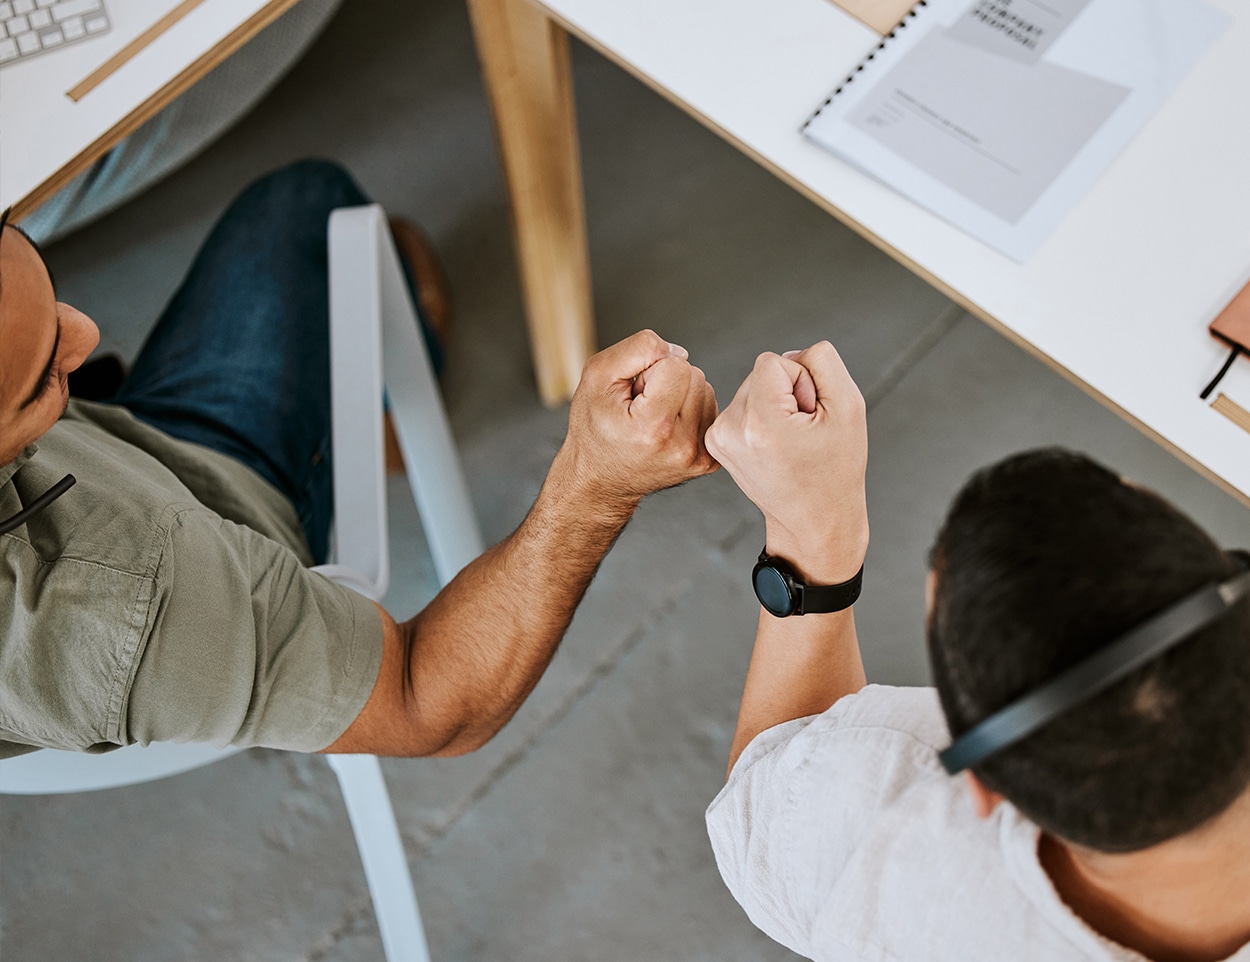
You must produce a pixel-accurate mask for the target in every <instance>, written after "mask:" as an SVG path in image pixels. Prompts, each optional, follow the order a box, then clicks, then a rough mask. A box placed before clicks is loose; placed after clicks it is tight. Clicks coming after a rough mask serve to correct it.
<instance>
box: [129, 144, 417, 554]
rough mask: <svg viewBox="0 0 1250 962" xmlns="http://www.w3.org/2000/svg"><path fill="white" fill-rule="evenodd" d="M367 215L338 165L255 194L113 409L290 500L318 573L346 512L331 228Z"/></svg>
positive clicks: (265, 185)
mask: <svg viewBox="0 0 1250 962" xmlns="http://www.w3.org/2000/svg"><path fill="white" fill-rule="evenodd" d="M367 203H369V199H368V198H367V197H365V195H364V193H362V192H361V190H360V188H359V187H358V186H357V185H356V182H355V181H354V180H352V178H351V175H349V174H348V173H347V172H346V171H345V170H343V169H342V168H341V167H339V166H337V165H335V164H332V163H330V162H328V161H320V160H304V161H299V162H297V163H294V164H292V165H290V166H289V167H284V168H283V169H281V170H278V171H275V172H274V173H271V174H268V175H266V176H265V177H262V178H261V179H260V180H258V181H256V182H255V183H253V184H252V185H251V186H250V187H248V188H247V189H246V190H244V191H243V193H242V194H240V195H239V197H238V198H237V199H236V200H235V201H234V202H233V203H232V204H231V205H230V207H229V209H227V211H226V212H225V214H224V215H222V217H221V219H220V220H219V221H218V222H217V224H216V226H214V228H213V230H212V233H211V234H209V236H208V239H207V240H206V241H205V242H204V246H203V247H201V248H200V251H199V253H198V254H197V255H196V258H195V261H194V263H193V264H192V265H191V270H190V271H189V273H188V274H187V277H186V279H185V280H184V281H183V282H182V286H181V287H179V289H178V291H177V292H176V293H175V294H174V297H173V299H172V300H171V301H170V303H169V305H168V306H167V307H166V308H165V311H164V313H163V314H162V315H161V317H160V319H159V320H158V321H157V323H156V327H155V328H154V329H153V331H152V333H151V334H150V335H149V336H148V339H147V341H146V342H145V343H144V345H143V348H142V350H141V351H140V352H139V356H138V358H137V359H136V360H135V363H134V367H133V368H131V370H130V373H129V375H128V377H127V378H126V380H125V382H124V383H123V384H122V387H121V389H120V391H119V392H118V394H117V396H116V397H115V398H114V399H113V402H114V403H116V404H120V405H122V406H124V407H126V408H128V409H130V410H131V411H132V412H133V413H134V415H135V416H136V417H138V418H139V419H140V420H142V421H145V422H146V423H148V424H150V425H152V426H153V427H156V428H159V429H160V430H162V431H164V432H166V433H167V434H170V435H172V436H174V437H176V438H181V439H183V440H186V441H194V442H196V443H197V444H203V445H205V446H206V447H209V448H212V449H214V450H216V451H221V452H222V453H224V454H228V455H230V456H231V457H233V458H236V459H238V460H239V461H241V462H243V463H244V464H246V465H247V466H248V467H250V468H252V469H254V470H255V471H257V472H258V473H259V474H260V475H261V476H262V477H263V478H265V479H266V480H267V481H269V482H270V483H271V484H273V485H274V486H275V487H277V488H278V490H280V491H281V492H283V493H284V494H285V495H286V496H287V497H288V498H289V499H290V501H291V503H292V504H293V505H294V506H295V511H296V514H297V515H298V516H299V520H300V524H302V525H303V528H304V534H305V536H306V537H307V539H308V546H309V548H310V549H311V551H312V556H313V558H314V559H315V561H316V562H317V563H320V562H322V561H324V560H325V557H326V552H327V548H328V540H329V532H330V521H331V518H332V517H333V513H334V492H333V472H332V469H331V457H332V452H331V449H330V338H329V276H328V262H327V244H326V224H327V221H328V219H329V216H330V212H331V211H332V210H334V209H335V208H336V207H351V206H356V205H359V204H367ZM405 270H407V265H405ZM408 282H409V287H410V289H411V288H413V287H414V285H413V279H412V278H411V277H409V278H408ZM415 300H416V299H415V297H414V302H415ZM422 326H423V327H425V329H426V342H427V344H428V345H429V346H430V348H431V352H432V353H431V358H432V360H434V361H435V363H436V365H437V363H438V361H439V357H438V354H437V344H436V343H435V342H434V341H433V339H432V337H431V336H430V333H429V328H428V326H427V325H426V324H425V322H424V318H422Z"/></svg>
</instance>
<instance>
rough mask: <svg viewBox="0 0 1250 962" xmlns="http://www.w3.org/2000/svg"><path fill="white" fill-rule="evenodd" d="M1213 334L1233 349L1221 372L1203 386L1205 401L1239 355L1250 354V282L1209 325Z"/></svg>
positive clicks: (1202, 395) (1202, 396) (1201, 395)
mask: <svg viewBox="0 0 1250 962" xmlns="http://www.w3.org/2000/svg"><path fill="white" fill-rule="evenodd" d="M1207 330H1208V331H1210V332H1211V336H1212V337H1213V338H1215V339H1216V340H1217V341H1219V342H1220V343H1222V344H1227V345H1228V347H1229V348H1230V349H1231V350H1230V352H1229V355H1228V360H1227V361H1225V362H1224V366H1223V367H1221V368H1220V373H1219V374H1217V375H1215V377H1214V378H1212V379H1211V383H1210V384H1208V385H1207V386H1206V387H1205V388H1203V391H1202V394H1200V395H1199V397H1201V398H1202V399H1203V400H1204V401H1205V400H1206V398H1207V395H1209V394H1210V393H1211V392H1212V391H1214V390H1215V386H1216V385H1217V384H1219V383H1220V380H1221V379H1222V378H1223V377H1224V375H1225V374H1227V373H1228V369H1229V368H1230V367H1232V366H1233V361H1235V360H1237V358H1238V356H1239V355H1242V354H1246V355H1250V284H1247V285H1246V286H1245V287H1243V288H1242V289H1241V290H1240V291H1238V293H1237V295H1236V296H1235V297H1234V298H1233V299H1232V300H1231V301H1229V302H1228V306H1227V307H1225V308H1224V310H1222V311H1220V313H1219V315H1218V316H1217V317H1216V319H1215V320H1213V321H1212V322H1211V323H1210V324H1209V325H1208V326H1207Z"/></svg>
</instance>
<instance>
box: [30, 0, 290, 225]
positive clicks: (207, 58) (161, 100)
mask: <svg viewBox="0 0 1250 962" xmlns="http://www.w3.org/2000/svg"><path fill="white" fill-rule="evenodd" d="M297 2H298V0H270V2H269V3H267V4H266V5H265V6H264V7H262V8H261V9H260V10H258V11H256V13H254V14H252V15H251V16H250V17H248V18H247V20H245V21H243V23H241V24H239V26H237V27H235V28H234V30H232V31H231V32H230V33H228V34H227V35H226V36H225V37H223V38H222V40H221V42H219V43H218V44H216V45H215V46H214V47H213V48H212V49H211V50H209V51H207V52H206V53H204V54H202V55H201V56H200V57H198V58H196V59H195V60H194V61H192V62H191V63H190V64H188V65H187V67H186V69H184V70H183V71H182V72H181V73H179V74H178V75H177V76H176V77H174V78H173V79H172V80H171V81H169V83H167V84H165V86H163V87H162V88H161V89H160V90H158V91H157V92H156V93H154V94H153V95H152V96H151V97H149V98H148V99H147V100H145V101H144V102H143V103H142V104H140V105H139V106H138V107H137V108H136V109H135V110H133V111H131V112H130V114H129V115H127V116H126V117H125V118H123V119H122V120H121V121H120V122H118V123H117V124H115V125H114V126H113V127H112V128H110V129H109V130H108V131H107V132H106V133H104V134H103V135H101V136H100V137H98V138H96V140H95V141H93V142H92V143H91V144H90V145H89V146H88V147H87V148H86V149H85V150H83V151H82V152H81V153H79V154H78V155H77V156H76V157H74V159H73V160H71V161H70V162H69V163H67V164H66V165H65V166H63V167H62V168H61V169H60V170H58V171H57V172H56V173H54V174H53V175H52V176H51V177H49V178H47V180H45V181H43V183H41V184H40V185H39V186H38V187H36V188H35V189H34V190H32V191H31V192H30V193H29V194H27V195H26V196H25V197H23V198H21V199H20V200H17V201H15V202H14V203H13V220H14V222H17V221H19V220H21V218H23V217H25V216H26V215H27V214H29V213H30V212H31V211H33V210H35V208H37V207H38V206H39V205H40V204H42V203H43V202H44V201H46V200H47V199H48V198H49V197H51V196H52V195H53V194H55V193H56V192H57V191H58V190H60V189H61V188H62V187H64V186H65V185H66V184H68V183H69V182H70V181H71V180H73V179H74V178H75V177H77V176H78V175H79V174H80V173H82V172H83V171H84V170H86V169H87V168H88V167H90V166H91V165H92V164H93V163H95V162H96V161H97V160H99V159H100V158H101V157H103V156H104V155H105V154H106V153H108V151H109V150H110V149H112V148H113V147H114V146H116V145H117V144H118V143H119V142H120V141H121V140H123V139H124V138H125V137H127V136H128V135H129V134H131V133H133V132H134V131H135V130H137V129H138V128H139V127H141V126H142V125H143V124H144V123H146V122H147V121H149V120H151V119H152V117H154V116H155V115H156V114H157V113H159V112H160V111H161V109H162V108H164V107H166V106H167V105H168V104H169V103H170V102H172V101H173V100H174V99H175V98H176V97H177V96H178V95H179V94H181V93H183V92H184V91H185V90H187V89H188V88H189V87H191V86H192V85H193V84H194V83H195V82H196V81H198V80H199V79H200V78H201V77H203V76H204V75H205V74H207V73H208V72H209V71H210V70H212V69H213V68H214V67H216V66H217V65H218V64H219V63H221V62H222V61H223V60H225V59H226V58H227V57H229V56H230V55H231V54H232V53H234V52H235V51H236V50H238V49H239V48H240V47H241V46H243V45H244V44H245V43H247V41H248V40H250V39H251V38H252V36H253V35H255V34H257V33H259V32H260V31H261V30H263V29H264V28H265V27H267V26H269V24H271V23H273V21H274V20H276V19H278V17H280V16H281V15H282V14H284V13H286V11H287V10H288V9H289V8H290V7H293V6H294V5H295V4H296V3H297Z"/></svg>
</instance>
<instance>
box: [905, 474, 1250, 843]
mask: <svg viewBox="0 0 1250 962" xmlns="http://www.w3.org/2000/svg"><path fill="white" fill-rule="evenodd" d="M931 566H932V569H933V572H934V575H935V588H934V595H933V604H932V610H931V612H930V616H929V627H928V634H929V658H930V662H931V665H932V668H933V674H934V679H935V682H936V684H937V688H938V693H939V695H940V697H941V700H942V707H943V709H944V711H945V713H946V718H947V721H948V723H949V724H950V728H951V733H952V735H953V736H955V737H958V736H959V735H961V734H963V733H964V732H965V731H967V730H968V729H969V728H971V727H972V726H973V725H975V724H976V723H977V722H979V721H981V720H982V719H983V718H985V717H986V716H988V715H990V714H992V713H993V712H995V711H997V710H998V709H1000V708H1002V707H1003V706H1005V705H1006V704H1008V703H1009V702H1011V701H1014V700H1015V699H1017V698H1019V697H1020V696H1022V695H1024V694H1026V693H1028V692H1029V691H1031V690H1033V689H1034V688H1036V687H1038V686H1039V685H1040V684H1041V683H1043V682H1045V681H1048V680H1049V679H1051V678H1053V677H1055V676H1056V675H1057V674H1059V673H1060V672H1061V671H1063V670H1064V669H1066V668H1068V667H1069V666H1071V665H1073V664H1075V663H1076V662H1078V661H1080V660H1082V659H1083V658H1085V657H1086V656H1087V655H1089V654H1091V653H1092V652H1094V651H1096V650H1098V649H1099V648H1101V647H1103V646H1104V645H1106V644H1108V643H1109V642H1111V641H1113V640H1114V639H1115V638H1116V637H1117V636H1118V635H1120V634H1122V633H1123V632H1125V631H1127V630H1128V629H1130V628H1132V627H1134V626H1136V625H1137V624H1139V623H1140V622H1142V621H1144V620H1145V619H1147V618H1148V617H1149V616H1150V615H1152V614H1153V613H1155V612H1156V611H1158V610H1159V609H1161V608H1163V607H1164V606H1166V605H1168V604H1169V603H1171V602H1173V601H1176V600H1177V599H1179V598H1180V597H1182V596H1183V595H1185V594H1186V593H1188V592H1190V591H1192V590H1194V589H1195V588H1198V587H1200V586H1202V585H1203V584H1205V583H1208V582H1211V581H1215V580H1218V579H1221V578H1224V577H1227V576H1228V575H1230V574H1232V573H1233V572H1234V571H1235V570H1237V563H1236V562H1235V561H1234V560H1233V559H1232V558H1230V557H1229V556H1228V555H1226V554H1225V553H1224V552H1223V551H1221V550H1220V549H1219V547H1217V546H1216V545H1215V543H1214V542H1213V541H1212V540H1211V539H1210V538H1209V537H1207V535H1206V534H1205V533H1204V532H1203V531H1202V530H1201V529H1200V528H1199V527H1198V526H1197V525H1195V524H1194V523H1193V522H1192V521H1191V520H1189V519H1188V518H1187V517H1185V516H1184V515H1183V514H1181V513H1180V512H1179V511H1177V510H1176V509H1175V508H1174V507H1172V506H1171V505H1169V504H1168V503H1166V502H1165V501H1163V500H1162V499H1161V498H1159V497H1158V496H1157V495H1155V494H1153V493H1151V492H1149V491H1146V490H1144V489H1141V488H1137V487H1134V486H1131V485H1127V484H1125V483H1123V482H1122V481H1121V479H1120V478H1119V477H1118V476H1117V475H1115V474H1114V473H1112V472H1110V471H1108V470H1107V469H1105V468H1103V467H1102V466H1100V465H1098V464H1096V463H1094V462H1093V461H1091V460H1089V459H1088V458H1085V457H1083V456H1081V455H1077V454H1073V453H1071V452H1068V451H1062V450H1058V449H1047V450H1040V451H1032V452H1028V453H1025V454H1021V455H1017V456H1014V457H1011V458H1008V459H1007V460H1005V461H1002V462H1000V463H999V464H996V465H993V466H991V467H989V468H986V469H985V470H983V471H981V472H979V473H978V474H976V475H974V476H973V478H972V479H971V480H970V481H969V482H968V483H967V484H966V485H965V486H964V487H963V489H962V490H961V491H960V492H959V494H958V495H956V497H955V500H954V503H953V504H952V505H951V508H950V511H949V513H948V515H947V518H946V521H945V522H944V524H943V526H942V529H941V530H940V531H939V533H938V537H937V541H936V542H935V544H934V546H933V552H932V557H931ZM1247 607H1248V606H1247V605H1245V604H1244V603H1243V604H1242V605H1240V606H1239V607H1238V608H1237V609H1235V610H1234V611H1233V612H1230V614H1229V615H1228V616H1226V617H1225V618H1223V619H1220V620H1219V621H1217V622H1216V623H1215V624H1213V625H1211V626H1209V627H1207V628H1205V629H1203V630H1202V631H1199V632H1197V633H1196V634H1195V635H1194V636H1193V637H1192V638H1190V639H1188V640H1187V641H1184V642H1182V643H1180V644H1179V645H1177V646H1176V647H1174V648H1173V649H1172V650H1170V651H1168V652H1167V653H1165V654H1164V655H1162V656H1160V657H1159V658H1157V659H1155V660H1154V661H1153V662H1151V663H1150V664H1148V665H1146V666H1144V667H1142V668H1140V669H1138V670H1137V671H1136V672H1134V673H1133V674H1132V675H1130V676H1129V677H1128V678H1126V679H1124V680H1123V681H1121V682H1119V683H1117V684H1115V685H1113V686H1112V687H1111V688H1108V689H1107V690H1106V691H1104V692H1102V693H1101V694H1099V695H1097V696H1095V697H1094V698H1093V699H1091V700H1090V701H1088V702H1086V703H1085V704H1083V705H1080V706H1078V707H1077V708H1075V709H1073V710H1072V711H1070V712H1069V713H1067V714H1066V715H1064V716H1062V717H1060V718H1058V719H1056V720H1055V721H1054V722H1051V723H1050V724H1048V725H1046V726H1044V727H1043V728H1041V729H1039V730H1038V731H1037V732H1035V733H1034V734H1033V735H1031V736H1029V737H1028V738H1026V739H1024V740H1022V741H1020V742H1019V743H1017V744H1015V745H1013V746H1011V747H1009V748H1006V749H1004V750H1003V751H1002V752H1000V753H998V754H997V755H994V756H993V757H991V758H989V759H987V760H986V761H985V762H983V763H982V764H980V765H977V766H976V767H975V768H974V770H973V771H974V774H975V775H976V776H977V778H978V779H979V780H980V782H981V783H982V784H983V785H984V786H985V787H986V788H988V789H990V790H991V791H994V792H997V793H999V794H1001V795H1003V796H1004V797H1006V798H1007V799H1009V800H1010V801H1011V802H1012V803H1013V804H1014V805H1015V806H1016V807H1017V808H1019V809H1020V810H1021V811H1022V812H1023V813H1024V814H1025V815H1027V816H1028V817H1029V818H1031V819H1032V820H1033V821H1034V822H1036V823H1037V824H1038V825H1039V826H1041V827H1042V828H1043V829H1045V830H1046V831H1048V832H1050V833H1051V834H1053V835H1055V836H1057V837H1058V838H1061V839H1063V840H1065V841H1068V842H1073V843H1076V844H1078V845H1083V846H1086V847H1088V848H1092V849H1097V850H1099V851H1105V852H1127V851H1135V850H1138V849H1143V848H1146V847H1149V846H1151V845H1155V844H1158V843H1159V842H1162V841H1164V840H1166V839H1169V838H1173V837H1176V836H1178V835H1181V834H1183V833H1185V832H1188V831H1189V830H1191V829H1193V828H1196V827H1197V826H1199V825H1201V824H1202V823H1203V822H1206V821H1207V820H1209V819H1211V818H1212V817H1214V816H1215V815H1218V814H1219V813H1220V812H1222V811H1224V810H1225V809H1226V808H1228V806H1229V805H1231V804H1232V803H1233V801H1235V800H1236V799H1237V798H1238V797H1239V796H1241V794H1242V793H1243V792H1244V791H1245V790H1246V788H1247V785H1248V784H1250V615H1248V613H1247V610H1246V608H1247Z"/></svg>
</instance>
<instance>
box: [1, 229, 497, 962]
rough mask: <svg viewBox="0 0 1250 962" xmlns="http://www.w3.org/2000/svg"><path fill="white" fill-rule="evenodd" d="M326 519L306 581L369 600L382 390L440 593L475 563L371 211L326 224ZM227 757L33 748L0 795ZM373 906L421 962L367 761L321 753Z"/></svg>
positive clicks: (386, 242)
mask: <svg viewBox="0 0 1250 962" xmlns="http://www.w3.org/2000/svg"><path fill="white" fill-rule="evenodd" d="M329 259H330V350H331V397H332V409H333V437H334V499H335V517H334V526H333V535H332V546H333V547H332V556H333V561H332V562H331V563H330V564H326V565H322V566H320V567H319V568H317V569H314V570H317V571H320V572H321V573H322V574H323V575H325V576H326V577H329V578H333V579H334V580H335V581H338V582H339V583H341V584H344V585H347V586H349V587H351V588H353V589H355V590H356V591H359V592H360V593H362V594H364V595H366V596H367V597H369V598H372V599H374V600H375V601H377V600H380V599H381V598H382V596H383V595H384V594H385V593H386V589H387V586H388V584H389V580H390V548H389V541H388V537H387V517H386V476H385V474H386V472H385V460H384V447H383V444H384V442H383V430H382V405H383V401H382V398H383V388H384V387H385V392H386V395H387V397H388V399H389V401H390V408H391V417H392V422H393V423H394V425H395V429H396V434H397V436H398V439H399V445H400V450H401V452H402V453H403V457H404V464H405V467H406V471H407V475H408V481H409V484H410V485H411V487H412V493H413V497H414V499H415V501H416V504H417V510H418V512H419V513H420V516H421V524H422V527H423V528H424V530H425V535H426V540H427V542H428V543H429V546H430V551H431V554H432V556H433V560H434V568H435V571H436V573H437V576H438V581H439V584H440V585H445V584H446V583H447V582H448V581H450V580H451V579H452V578H453V577H455V575H456V573H457V572H458V571H460V569H461V568H463V567H464V566H465V565H467V564H468V563H469V562H470V561H472V560H473V559H474V558H476V557H477V556H478V555H479V554H481V553H482V549H483V542H482V535H481V532H480V529H479V527H478V523H477V518H476V515H475V514H474V512H473V506H472V503H471V501H470V500H469V496H468V489H467V487H466V485H465V481H464V473H463V470H462V468H461V465H460V457H459V455H458V453H457V451H456V447H455V442H454V441H453V439H452V435H451V429H450V427H449V425H448V423H447V415H446V412H445V411H444V409H443V404H442V400H441V398H440V396H439V393H438V386H437V383H436V381H435V377H434V372H433V369H432V368H431V365H430V360H429V354H428V352H427V351H426V349H425V344H424V343H423V341H422V335H421V332H420V326H419V323H418V320H417V316H416V312H415V310H414V308H413V305H412V301H411V299H410V296H409V292H408V288H407V285H406V283H405V281H404V277H403V273H402V268H401V266H400V262H399V257H398V254H397V253H396V251H395V247H394V243H393V241H392V240H391V235H390V231H389V229H388V227H387V222H386V215H385V213H384V212H383V210H382V208H381V207H380V206H378V205H377V204H371V205H368V206H364V207H347V208H341V209H339V210H336V211H334V212H333V213H332V214H331V216H330V223H329ZM237 751H238V749H235V748H224V749H220V748H214V747H212V746H209V745H191V744H186V745H179V744H171V743H162V744H152V745H149V746H146V747H141V746H137V745H136V746H130V747H127V748H122V749H118V750H117V751H113V752H107V753H105V754H102V755H86V754H79V753H75V752H62V751H52V750H44V751H39V752H33V753H31V754H28V755H22V756H19V757H18V758H13V759H8V760H6V761H3V762H0V794H34V795H48V794H59V793H64V792H85V791H95V790H99V789H105V788H118V787H121V786H124V785H134V784H138V783H140V782H147V781H153V780H155V779H158V778H166V777H169V776H171V775H177V774H179V773H181V772H185V771H190V770H191V769H194V768H199V767H201V766H202V765H207V764H210V763H211V762H215V761H219V760H221V759H223V758H226V757H228V756H230V755H232V754H234V753H235V752H237ZM327 759H328V760H329V762H330V767H331V768H332V769H333V770H334V773H335V775H336V776H337V777H338V781H339V786H340V788H341V790H342V793H343V801H344V803H345V804H346V806H347V814H348V817H349V819H350V820H351V825H352V830H353V832H354V833H355V836H356V846H357V849H358V850H359V852H360V859H361V863H362V865H363V866H364V871H365V878H366V879H367V881H368V884H369V892H370V895H371V896H372V899H373V907H374V914H375V916H376V917H377V921H378V929H379V931H380V933H381V936H382V945H383V948H384V950H385V952H386V958H387V960H388V962H428V959H429V948H428V946H427V944H426V939H425V931H424V929H423V928H422V925H421V916H420V912H419V909H418V907H417V900H416V894H415V892H414V891H413V887H412V878H411V876H410V874H409V872H408V862H407V858H406V856H405V855H404V848H403V840H402V838H401V837H400V834H399V828H398V826H397V825H396V823H395V814H394V810H393V809H392V807H391V801H390V796H389V794H388V793H387V790H386V783H385V781H384V780H383V777H382V770H381V767H380V766H379V764H378V759H377V757H376V756H373V755H329V756H327Z"/></svg>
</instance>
